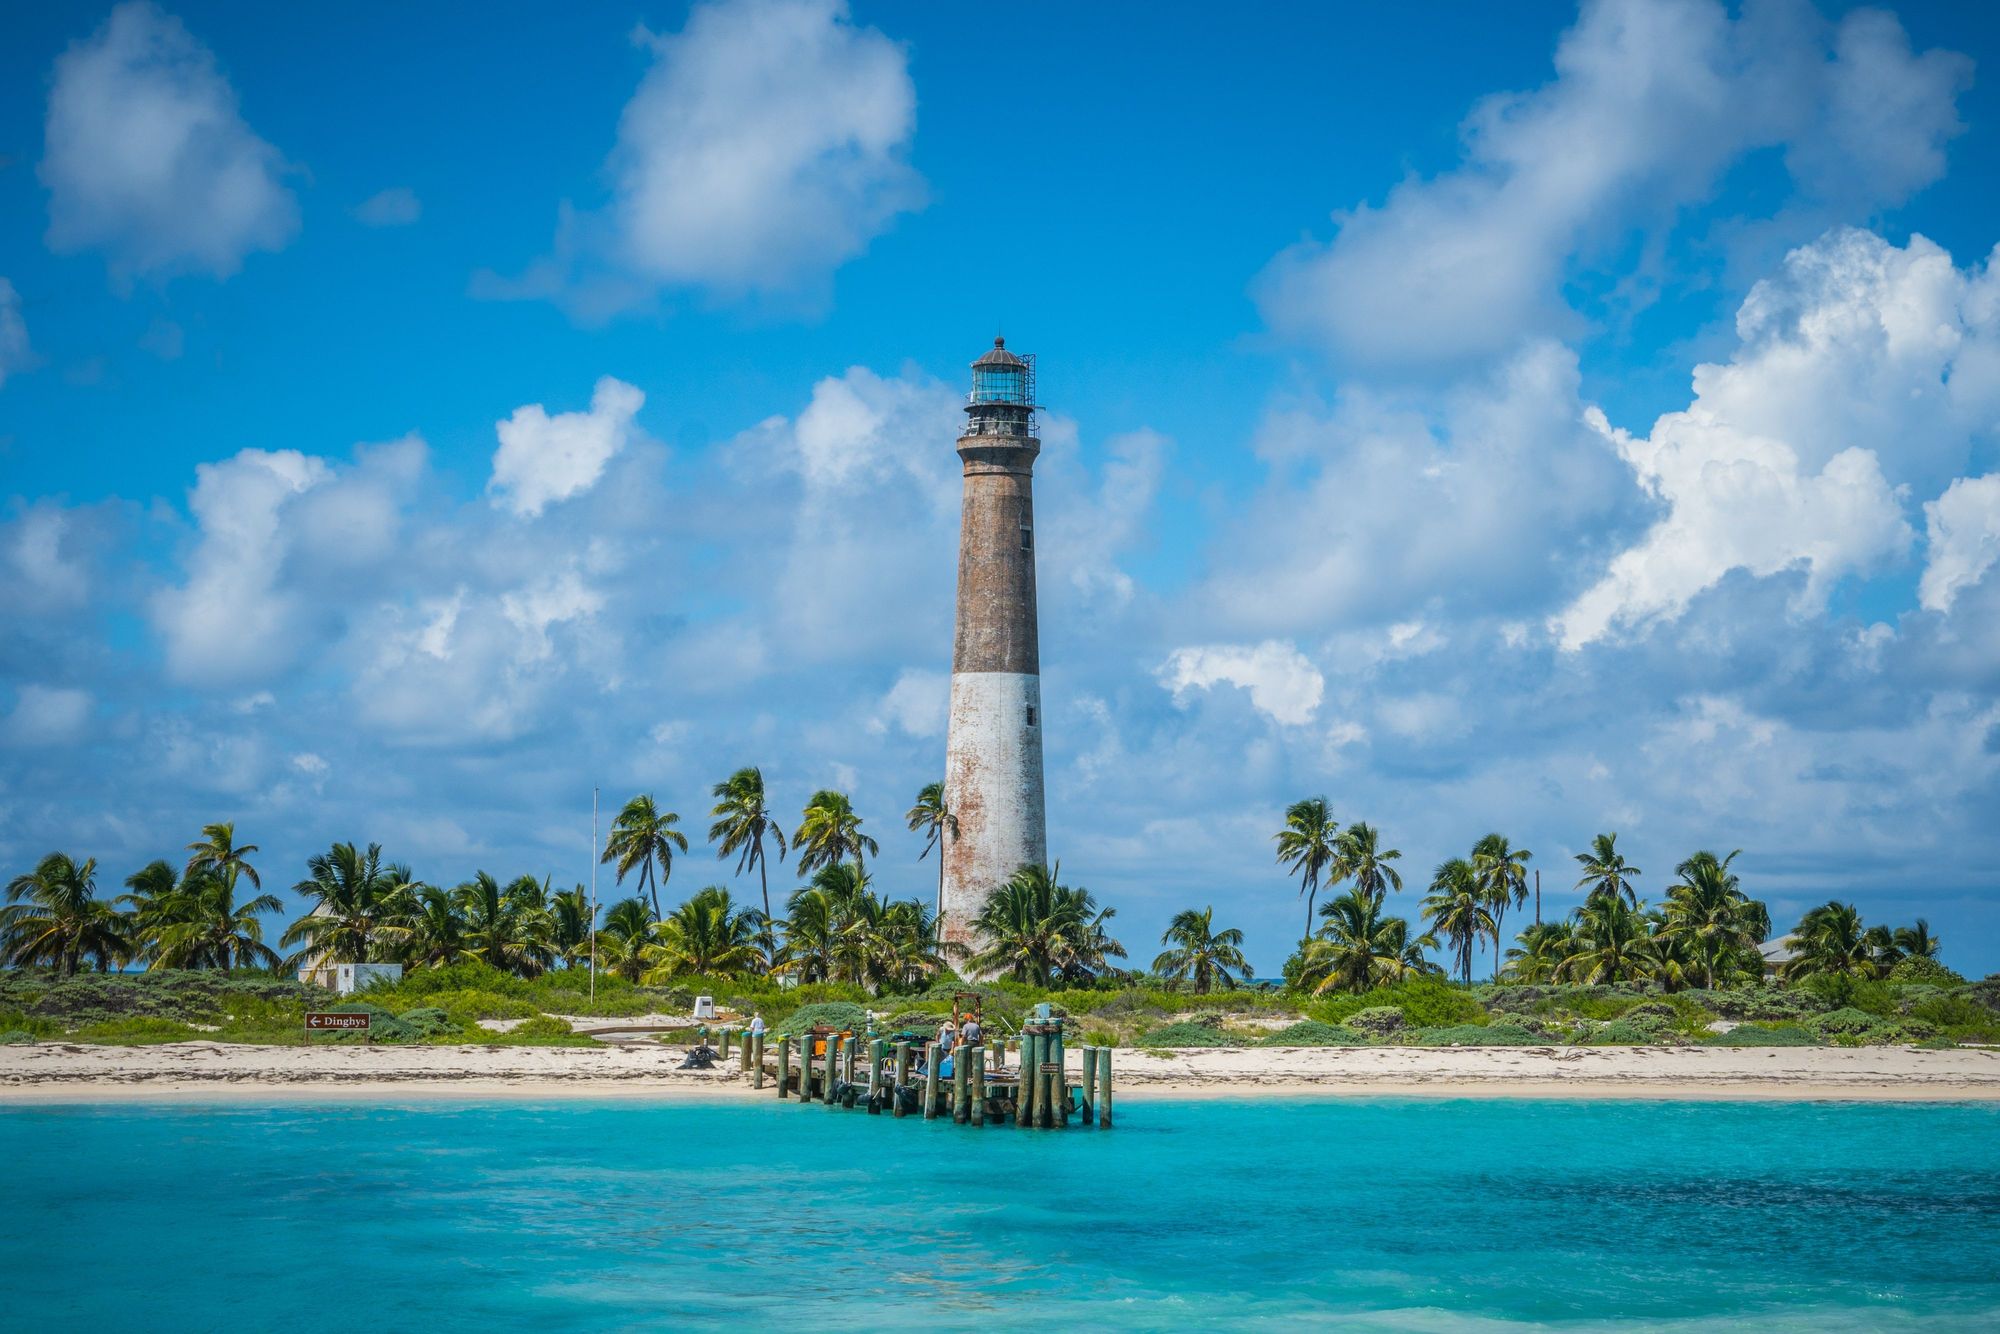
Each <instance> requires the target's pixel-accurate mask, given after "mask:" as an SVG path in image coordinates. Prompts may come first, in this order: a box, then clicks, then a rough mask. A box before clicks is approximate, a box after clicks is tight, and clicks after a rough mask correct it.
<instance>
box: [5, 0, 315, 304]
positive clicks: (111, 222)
mask: <svg viewBox="0 0 2000 1334" xmlns="http://www.w3.org/2000/svg"><path fill="white" fill-rule="evenodd" d="M46 141H47V144H46V151H45V152H44V154H43V157H42V162H41V168H40V174H41V180H42V184H43V185H44V186H46V187H47V188H48V191H49V227H48V237H47V239H48V243H49V246H50V248H52V249H54V250H56V251H59V252H62V253H70V252H74V251H78V250H85V249H93V248H98V249H102V250H104V251H105V252H106V253H107V255H108V257H109V260H110V264H111V268H112V272H113V273H114V274H115V275H118V276H119V277H121V278H123V277H129V276H131V275H135V274H136V275H149V274H163V273H172V272H179V271H186V270H195V271H203V272H207V273H211V274H213V275H215V276H216V277H218V278H226V277H228V276H229V275H230V274H232V273H234V272H236V270H237V269H238V268H239V267H241V265H242V263H243V258H244V256H245V255H247V254H249V253H250V252H251V251H253V250H278V249H281V248H283V246H284V245H285V243H286V242H288V241H289V240H291V238H292V236H293V234H294V233H295V232H297V230H298V225H299V215H298V206H297V203H296V201H295V200H294V199H293V198H292V194H291V191H289V190H287V189H286V188H285V186H284V184H283V183H282V180H281V176H282V174H283V172H284V170H285V163H284V160H283V158H282V157H281V156H280V155H279V153H278V150H277V149H275V148H273V147H272V146H271V145H270V144H268V143H266V142H265V141H264V140H263V139H261V138H259V137H258V136H257V134H256V133H255V132H254V131H252V130H251V128H250V127H249V125H247V124H245V123H244V120H243V117H242V115H241V114H240V113H239V112H238V110H237V105H236V93H235V90H234V89H233V88H231V87H230V85H229V81H228V80H227V79H225V78H224V77H223V75H222V73H221V71H220V70H219V69H217V67H216V62H215V57H214V55H213V54H212V53H211V52H210V51H209V49H208V48H207V47H205V46H203V45H202V44H201V43H200V42H199V41H197V40H195V38H194V37H193V36H192V35H191V34H189V32H188V30H187V29H186V27H184V26H183V25H182V23H181V21H180V20H179V19H178V18H175V17H174V16H173V15H171V14H168V13H165V12H164V11H162V10H161V9H160V8H159V7H158V6H156V5H153V4H151V3H148V0H130V2H129V3H126V4H122V5H120V6H119V7H118V8H116V9H114V10H112V11H111V15H110V17H109V18H107V19H106V20H105V21H104V24H103V26H101V27H100V28H98V30H97V31H96V32H95V33H93V34H92V35H91V36H90V37H88V38H86V39H84V40H82V41H79V42H76V43H74V44H72V45H71V46H70V48H69V49H68V50H67V51H65V52H64V53H63V54H62V55H61V56H60V57H58V58H57V60H56V66H55V77H54V81H53V86H52V87H51V89H50V92H49V105H48V120H47V126H46Z"/></svg>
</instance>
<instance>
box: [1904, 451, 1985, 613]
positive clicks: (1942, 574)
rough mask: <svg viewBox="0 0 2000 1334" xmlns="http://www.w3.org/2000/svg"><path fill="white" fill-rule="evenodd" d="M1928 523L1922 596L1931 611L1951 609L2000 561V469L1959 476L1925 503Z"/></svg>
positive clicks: (1920, 589) (1921, 598)
mask: <svg viewBox="0 0 2000 1334" xmlns="http://www.w3.org/2000/svg"><path fill="white" fill-rule="evenodd" d="M1924 523H1925V529H1926V533H1927V538H1928V541H1927V545H1928V547H1929V555H1928V558H1927V560H1926V562H1925V565H1924V577H1923V581H1922V582H1921V583H1920V584H1919V585H1918V588H1917V593H1918V597H1919V599H1920V600H1921V601H1922V603H1923V605H1924V607H1925V608H1926V609H1927V610H1929V611H1939V612H1943V611H1950V610H1951V604H1952V603H1953V602H1954V601H1956V600H1957V598H1958V595H1959V593H1960V592H1961V591H1963V590H1964V589H1967V588H1970V587H1972V586H1973V585H1974V584H1976V583H1978V582H1979V581H1980V580H1981V579H1983V578H1985V577H1986V572H1987V571H1988V570H1990V569H1992V568H1993V562H1994V561H1996V560H2000V473H1988V474H1986V476H1984V477H1961V478H1959V479H1958V480H1957V481H1955V482H1953V483H1952V484H1951V485H1950V486H1949V487H1947V488H1945V493H1944V494H1943V495H1941V496H1939V497H1938V498H1937V499H1936V500H1933V501H1930V502H1928V503H1926V504H1925V505H1924Z"/></svg>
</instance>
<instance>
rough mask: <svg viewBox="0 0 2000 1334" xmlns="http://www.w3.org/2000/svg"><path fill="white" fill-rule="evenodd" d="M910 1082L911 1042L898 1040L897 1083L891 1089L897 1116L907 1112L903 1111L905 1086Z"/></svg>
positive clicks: (890, 1096) (891, 1100)
mask: <svg viewBox="0 0 2000 1334" xmlns="http://www.w3.org/2000/svg"><path fill="white" fill-rule="evenodd" d="M909 1082H910V1044H909V1043H907V1042H898V1043H897V1044H896V1083H895V1085H894V1086H893V1087H891V1088H890V1090H889V1101H890V1102H891V1103H892V1104H893V1105H894V1107H895V1109H896V1115H897V1116H902V1115H904V1114H905V1113H904V1111H903V1086H904V1085H905V1084H907V1083H909Z"/></svg>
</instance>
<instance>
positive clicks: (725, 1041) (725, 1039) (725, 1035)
mask: <svg viewBox="0 0 2000 1334" xmlns="http://www.w3.org/2000/svg"><path fill="white" fill-rule="evenodd" d="M716 1055H717V1056H719V1057H720V1058H721V1059H723V1060H725V1061H726V1060H728V1059H729V1030H728V1029H726V1028H725V1029H723V1030H722V1050H721V1051H719V1052H717V1053H716Z"/></svg>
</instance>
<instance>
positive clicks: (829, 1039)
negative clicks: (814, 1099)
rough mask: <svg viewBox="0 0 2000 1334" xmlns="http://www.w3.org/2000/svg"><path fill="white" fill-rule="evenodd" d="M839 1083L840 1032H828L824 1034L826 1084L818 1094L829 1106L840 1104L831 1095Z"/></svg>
mask: <svg viewBox="0 0 2000 1334" xmlns="http://www.w3.org/2000/svg"><path fill="white" fill-rule="evenodd" d="M839 1083H840V1034H838V1033H828V1034H827V1035H826V1086H825V1087H824V1088H823V1089H821V1090H820V1096H821V1098H822V1099H824V1101H825V1102H826V1105H827V1106H829V1107H838V1106H840V1103H839V1101H838V1100H837V1099H835V1098H834V1096H833V1090H834V1086H835V1085H837V1084H839Z"/></svg>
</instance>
